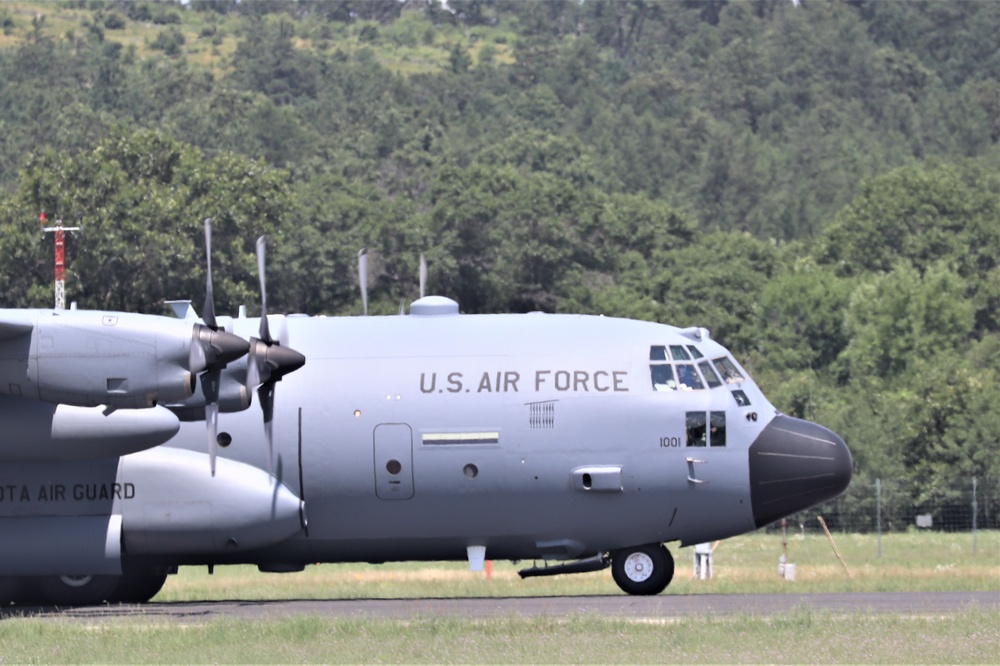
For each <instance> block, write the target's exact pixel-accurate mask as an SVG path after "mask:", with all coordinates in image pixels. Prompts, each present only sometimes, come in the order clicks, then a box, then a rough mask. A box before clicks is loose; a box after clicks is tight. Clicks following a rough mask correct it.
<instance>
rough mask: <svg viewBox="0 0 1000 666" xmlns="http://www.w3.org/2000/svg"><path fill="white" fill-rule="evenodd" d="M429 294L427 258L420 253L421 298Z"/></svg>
mask: <svg viewBox="0 0 1000 666" xmlns="http://www.w3.org/2000/svg"><path fill="white" fill-rule="evenodd" d="M426 295H427V258H426V257H424V255H423V253H420V298H423V297H424V296H426Z"/></svg>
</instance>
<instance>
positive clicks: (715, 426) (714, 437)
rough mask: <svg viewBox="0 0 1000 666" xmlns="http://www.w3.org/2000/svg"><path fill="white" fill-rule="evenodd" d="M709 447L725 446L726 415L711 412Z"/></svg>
mask: <svg viewBox="0 0 1000 666" xmlns="http://www.w3.org/2000/svg"><path fill="white" fill-rule="evenodd" d="M708 432H709V435H708V444H709V446H725V445H726V413H725V412H711V413H710V416H709V431H708Z"/></svg>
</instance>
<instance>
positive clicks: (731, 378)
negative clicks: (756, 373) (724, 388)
mask: <svg viewBox="0 0 1000 666" xmlns="http://www.w3.org/2000/svg"><path fill="white" fill-rule="evenodd" d="M713 362H714V363H715V367H716V368H718V369H719V374H720V375H722V378H723V379H724V380H725V381H726V383H727V384H735V383H737V382H741V381H743V379H744V377H743V375H742V374H741V373H740V371H739V370H737V369H736V364H734V363H733V362H732V361H730V360H729V359H728V358H726V357H725V356H721V357H719V358H716V359H713Z"/></svg>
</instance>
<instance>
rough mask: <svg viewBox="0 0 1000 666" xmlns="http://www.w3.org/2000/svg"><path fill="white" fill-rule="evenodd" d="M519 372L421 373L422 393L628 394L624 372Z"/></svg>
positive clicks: (626, 376) (626, 374)
mask: <svg viewBox="0 0 1000 666" xmlns="http://www.w3.org/2000/svg"><path fill="white" fill-rule="evenodd" d="M525 375H526V376H522V375H521V373H520V372H518V371H516V370H487V371H483V372H481V373H463V372H448V373H444V372H441V373H438V372H421V373H420V391H421V393H528V392H534V393H542V392H550V391H558V392H560V393H567V392H571V393H608V392H611V393H626V392H628V384H627V380H628V372H627V371H625V370H535V371H534V372H531V373H525Z"/></svg>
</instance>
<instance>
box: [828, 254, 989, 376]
mask: <svg viewBox="0 0 1000 666" xmlns="http://www.w3.org/2000/svg"><path fill="white" fill-rule="evenodd" d="M964 291H965V285H964V284H963V281H962V280H961V278H960V277H959V276H958V275H956V274H955V272H954V271H953V270H952V269H951V268H949V267H948V266H947V264H943V263H939V264H935V265H934V266H932V267H930V268H928V270H927V271H926V272H925V273H924V274H923V275H920V274H919V273H918V272H917V271H916V269H914V268H913V267H911V266H910V265H908V264H906V263H899V264H897V265H896V267H895V269H894V270H893V271H892V272H890V273H888V274H886V275H880V276H874V277H873V278H871V279H870V280H868V281H865V282H864V283H862V284H861V285H860V286H859V287H858V288H857V289H856V290H855V291H854V293H853V294H852V295H851V301H850V305H849V306H848V311H847V318H846V321H845V326H846V328H847V331H848V334H849V336H850V342H849V343H848V345H847V347H846V348H845V349H844V351H843V352H842V354H841V358H842V360H843V361H844V363H845V365H846V368H847V372H848V373H849V374H850V375H851V376H852V377H858V378H860V377H870V378H875V379H892V378H895V377H896V376H899V375H901V374H902V373H904V372H905V371H906V370H908V369H910V368H911V366H912V365H913V363H914V362H916V361H917V360H919V359H927V358H930V357H933V356H940V355H941V354H943V353H946V352H953V353H956V352H958V350H959V349H960V345H962V344H963V343H965V342H967V341H968V340H969V338H970V337H971V334H972V328H973V323H974V322H973V307H972V304H971V303H970V302H969V300H968V299H967V298H965V296H964V294H963V292H964Z"/></svg>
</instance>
